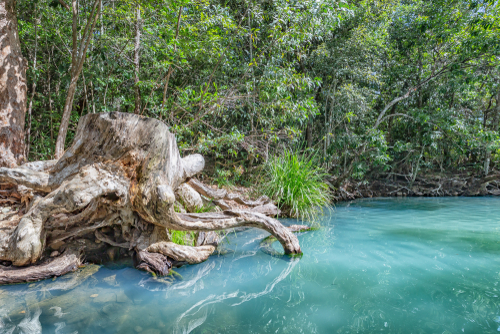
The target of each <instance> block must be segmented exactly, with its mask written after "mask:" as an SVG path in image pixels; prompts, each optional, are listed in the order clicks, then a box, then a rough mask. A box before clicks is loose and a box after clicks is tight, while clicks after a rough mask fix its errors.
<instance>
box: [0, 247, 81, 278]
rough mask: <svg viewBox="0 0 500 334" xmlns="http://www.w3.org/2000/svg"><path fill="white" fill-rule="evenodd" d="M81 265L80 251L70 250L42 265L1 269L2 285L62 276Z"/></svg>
mask: <svg viewBox="0 0 500 334" xmlns="http://www.w3.org/2000/svg"><path fill="white" fill-rule="evenodd" d="M79 265H81V261H80V251H78V250H75V249H74V248H68V249H66V251H65V252H64V253H63V254H61V255H59V256H58V257H56V258H54V259H51V260H49V261H47V262H45V263H42V264H37V265H33V266H29V267H13V266H12V267H6V268H5V267H4V268H0V284H13V283H23V282H34V281H39V280H43V279H47V278H52V277H57V276H62V275H64V274H67V273H69V272H71V271H75V270H76V269H78V266H79Z"/></svg>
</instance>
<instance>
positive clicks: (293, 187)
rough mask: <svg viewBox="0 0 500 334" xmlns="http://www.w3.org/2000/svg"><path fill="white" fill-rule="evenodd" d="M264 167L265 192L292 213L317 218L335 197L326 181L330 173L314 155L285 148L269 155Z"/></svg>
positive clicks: (284, 209) (283, 208) (297, 215)
mask: <svg viewBox="0 0 500 334" xmlns="http://www.w3.org/2000/svg"><path fill="white" fill-rule="evenodd" d="M264 170H265V181H266V182H264V185H263V187H262V191H263V193H265V194H266V195H267V196H269V197H270V198H272V199H273V200H275V201H276V203H277V205H278V207H279V208H280V210H283V211H284V212H285V213H287V214H289V215H290V216H291V217H295V218H300V219H308V220H311V221H315V220H316V219H317V216H318V215H319V214H320V213H322V212H323V207H325V206H327V205H329V204H330V202H331V200H332V195H331V193H330V189H329V187H328V185H327V184H326V183H325V182H324V181H323V180H324V179H325V178H326V176H327V173H326V172H325V170H324V169H323V168H321V167H318V166H316V165H315V162H314V156H311V155H310V156H307V155H298V154H294V153H293V152H292V151H285V152H284V153H283V154H282V155H280V156H276V157H273V158H271V159H269V161H268V162H267V164H266V166H265V168H264Z"/></svg>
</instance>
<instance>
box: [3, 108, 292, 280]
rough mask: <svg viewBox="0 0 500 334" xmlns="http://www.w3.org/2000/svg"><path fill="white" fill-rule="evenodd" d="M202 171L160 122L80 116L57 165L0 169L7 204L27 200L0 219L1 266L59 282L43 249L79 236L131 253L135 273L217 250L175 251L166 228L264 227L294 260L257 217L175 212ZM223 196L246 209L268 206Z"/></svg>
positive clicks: (285, 238)
mask: <svg viewBox="0 0 500 334" xmlns="http://www.w3.org/2000/svg"><path fill="white" fill-rule="evenodd" d="M203 167H204V159H203V157H202V156H201V155H197V154H196V155H191V156H188V157H185V158H181V157H180V154H179V150H178V148H177V144H176V141H175V138H174V136H173V135H172V134H171V133H170V132H169V131H168V127H167V126H166V125H165V124H164V123H162V122H160V121H158V120H155V119H151V118H146V117H141V116H138V115H134V114H124V113H110V114H106V113H103V114H89V115H86V116H84V117H82V118H81V119H80V122H79V124H78V128H77V133H76V135H75V139H74V142H73V144H72V145H71V147H70V148H69V149H68V150H67V151H66V152H65V153H64V155H63V156H62V157H61V158H60V159H59V160H57V161H49V162H36V163H28V164H25V165H23V166H20V167H15V168H0V184H1V185H2V188H0V189H4V190H5V189H7V190H8V189H13V190H12V191H11V193H10V195H13V196H14V197H12V196H10V195H9V196H10V197H12V198H15V199H16V198H17V199H18V198H23V196H24V201H25V202H26V204H27V205H26V207H25V208H23V209H22V210H20V211H19V214H17V215H11V216H10V217H9V218H8V219H4V220H2V221H0V260H2V261H8V262H10V263H12V265H13V266H17V267H21V266H28V265H35V266H34V267H32V268H33V271H32V272H31V273H32V274H31V276H30V277H27V276H23V277H25V279H24V280H25V281H29V280H33V279H42V278H46V277H51V276H56V275H60V274H61V273H62V271H61V270H59V269H57V270H56V268H55V269H54V270H52V271H51V270H50V268H49V267H50V266H48V267H47V266H46V267H43V268H44V269H43V270H42V267H36V266H38V265H39V263H40V261H42V259H43V256H44V254H45V253H46V251H50V250H46V249H47V247H49V248H52V249H58V248H59V247H60V246H61V245H62V244H64V243H66V242H70V241H71V240H75V239H78V241H85V242H87V243H89V242H90V243H92V242H93V243H106V244H109V245H111V246H114V247H121V248H128V249H130V250H134V251H135V253H136V255H135V258H136V263H137V266H138V267H139V268H141V269H144V270H148V271H151V272H155V273H158V274H165V273H166V272H168V268H170V265H169V263H170V262H184V261H185V262H188V263H198V262H201V261H204V260H206V259H207V258H208V256H209V255H210V254H211V253H212V252H213V251H214V249H215V247H214V246H213V245H202V246H198V247H189V246H179V245H176V244H174V243H172V242H170V237H169V232H168V229H173V230H186V231H215V230H223V229H228V228H233V227H238V226H252V227H257V228H262V229H264V230H266V231H269V232H270V233H271V234H273V235H275V236H276V238H277V239H278V240H279V241H280V242H281V244H282V245H283V247H284V249H285V252H286V253H287V254H298V253H301V250H300V246H299V243H298V240H297V238H296V237H295V236H294V235H293V234H292V233H291V232H290V231H288V230H287V229H286V228H284V227H283V226H282V225H281V224H280V223H279V222H278V221H277V220H275V219H272V218H269V217H266V216H265V215H263V214H260V213H255V212H246V211H239V210H227V211H224V212H222V213H202V214H178V213H176V212H175V211H174V203H175V201H176V198H175V191H176V189H177V188H178V187H179V186H180V185H181V184H182V183H183V182H185V181H186V180H188V179H189V178H191V177H192V176H194V175H196V174H197V173H199V172H201V171H202V169H203ZM192 180H193V179H191V181H190V184H191V183H192ZM23 194H24V195H23ZM202 194H203V193H202ZM0 195H1V194H0ZM229 195H230V194H229ZM229 195H228V194H227V193H226V194H225V195H224V196H225V197H227V196H229ZM16 196H17V197H16ZM10 197H9V198H10ZM209 197H211V196H209ZM228 199H230V200H234V201H239V200H241V202H242V203H245V205H247V206H249V207H256V206H259V205H265V204H267V203H268V202H266V200H265V199H261V200H259V201H256V202H255V203H254V202H249V201H245V200H242V199H239V198H237V196H236V197H235V196H229V197H228ZM267 201H268V200H267ZM23 210H25V212H24V211H23ZM83 251H84V252H85V249H84V250H83ZM127 251H128V250H127ZM64 254H65V253H63V255H61V256H64ZM59 259H62V257H61V258H59ZM56 260H57V258H56V259H55V260H53V261H56ZM36 268H38V269H36ZM47 268H49V269H47ZM16 270H17V271H16ZM22 270H27V269H26V268H18V269H14V267H12V268H11V269H9V270H8V271H4V278H3V280H2V282H3V283H8V282H18V281H19V277H21V276H20V274H16V272H19V273H20V272H21V271H22ZM37 270H38V271H37ZM26 272H28V271H26ZM9 277H12V278H13V279H12V280H11V281H9Z"/></svg>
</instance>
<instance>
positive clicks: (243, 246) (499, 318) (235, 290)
mask: <svg viewBox="0 0 500 334" xmlns="http://www.w3.org/2000/svg"><path fill="white" fill-rule="evenodd" d="M284 222H285V223H295V221H284ZM321 225H322V228H321V229H320V230H318V231H314V232H308V233H304V234H301V235H299V240H300V243H301V246H302V250H303V252H304V256H303V257H302V258H301V259H288V258H275V257H271V256H269V255H267V254H265V253H263V252H262V251H260V250H259V242H260V241H261V240H262V239H263V238H264V237H265V236H267V235H268V234H267V233H266V232H262V231H259V230H253V229H252V230H248V231H245V232H241V233H238V234H235V235H231V237H230V238H229V244H224V245H223V246H222V249H223V251H222V252H221V254H220V255H216V256H213V257H211V258H210V259H209V260H208V261H206V262H205V263H202V264H199V265H194V266H186V267H183V268H179V269H177V272H178V273H179V274H180V275H182V279H181V278H179V277H177V278H176V279H175V281H174V282H172V283H171V282H170V281H166V280H158V279H155V278H152V277H151V276H150V275H148V274H146V273H143V272H140V271H137V270H135V269H132V268H129V267H127V266H126V265H127V264H121V265H120V264H115V265H113V266H108V267H97V266H89V267H87V268H85V269H83V270H82V271H81V272H79V273H77V274H71V275H66V276H64V277H62V278H58V279H56V280H54V281H50V280H49V281H44V282H39V283H36V284H30V285H28V284H24V285H16V286H8V287H0V306H1V307H0V319H1V321H0V333H11V330H12V329H13V331H12V333H60V334H63V333H77V332H78V333H146V334H152V333H378V332H384V333H462V332H464V333H494V332H497V331H499V330H500V303H499V302H500V297H499V296H500V291H498V289H499V288H500V287H499V281H500V198H438V199H434V198H432V199H427V198H409V199H375V200H359V201H354V202H351V203H345V204H341V205H337V207H336V208H335V209H334V211H333V212H332V213H331V214H328V215H327V216H325V217H324V218H323V220H322V221H321ZM274 246H275V247H276V249H280V247H281V246H280V245H279V244H275V245H274ZM169 280H170V279H169Z"/></svg>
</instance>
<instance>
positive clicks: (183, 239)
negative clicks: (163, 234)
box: [170, 230, 196, 246]
mask: <svg viewBox="0 0 500 334" xmlns="http://www.w3.org/2000/svg"><path fill="white" fill-rule="evenodd" d="M170 236H171V241H172V242H173V243H176V244H178V245H184V246H194V245H195V237H196V235H195V233H194V232H188V231H175V230H170Z"/></svg>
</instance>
